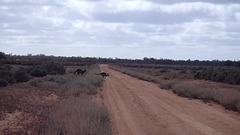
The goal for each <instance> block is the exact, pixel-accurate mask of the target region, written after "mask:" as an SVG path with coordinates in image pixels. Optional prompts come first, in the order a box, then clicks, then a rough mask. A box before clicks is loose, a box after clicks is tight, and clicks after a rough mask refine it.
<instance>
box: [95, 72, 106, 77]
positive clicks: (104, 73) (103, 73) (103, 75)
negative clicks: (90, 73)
mask: <svg viewBox="0 0 240 135" xmlns="http://www.w3.org/2000/svg"><path fill="white" fill-rule="evenodd" d="M95 74H96V75H101V76H102V77H103V78H104V77H107V76H109V74H108V73H106V72H101V73H95Z"/></svg>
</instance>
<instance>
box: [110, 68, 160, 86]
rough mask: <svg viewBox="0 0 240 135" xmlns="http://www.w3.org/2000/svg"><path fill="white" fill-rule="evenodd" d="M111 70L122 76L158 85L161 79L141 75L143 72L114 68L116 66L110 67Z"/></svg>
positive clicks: (144, 74)
mask: <svg viewBox="0 0 240 135" xmlns="http://www.w3.org/2000/svg"><path fill="white" fill-rule="evenodd" d="M110 68H111V69H113V70H116V71H119V72H122V73H124V74H127V75H129V76H132V77H135V78H138V79H140V80H144V81H149V82H156V83H160V82H161V79H159V78H157V77H154V76H152V75H149V74H146V73H143V72H138V71H134V70H131V69H129V68H125V67H116V66H110Z"/></svg>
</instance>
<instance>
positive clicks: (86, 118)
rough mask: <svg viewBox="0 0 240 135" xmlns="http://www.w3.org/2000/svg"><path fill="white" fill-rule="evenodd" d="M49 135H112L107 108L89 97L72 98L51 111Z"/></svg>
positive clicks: (48, 125)
mask: <svg viewBox="0 0 240 135" xmlns="http://www.w3.org/2000/svg"><path fill="white" fill-rule="evenodd" d="M46 126H47V128H46V131H44V133H43V134H47V135H53V134H58V135H110V134H111V131H110V128H109V115H108V112H107V110H106V108H105V107H104V106H103V105H100V104H98V103H96V102H94V101H92V100H91V99H90V98H89V97H88V96H86V95H81V96H79V97H71V98H68V99H66V100H63V101H61V102H60V103H58V104H57V105H56V106H54V107H53V108H52V110H51V113H50V116H49V118H48V121H47V122H46Z"/></svg>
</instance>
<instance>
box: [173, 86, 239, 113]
mask: <svg viewBox="0 0 240 135" xmlns="http://www.w3.org/2000/svg"><path fill="white" fill-rule="evenodd" d="M172 91H173V92H174V93H176V94H177V95H179V96H182V97H188V98H196V99H201V100H203V101H205V102H207V101H215V102H218V103H220V104H221V105H223V106H224V107H225V108H226V109H229V110H234V111H240V93H239V92H236V91H228V90H222V89H216V88H206V87H203V86H200V85H196V84H193V83H189V82H184V83H175V84H174V85H173V86H172Z"/></svg>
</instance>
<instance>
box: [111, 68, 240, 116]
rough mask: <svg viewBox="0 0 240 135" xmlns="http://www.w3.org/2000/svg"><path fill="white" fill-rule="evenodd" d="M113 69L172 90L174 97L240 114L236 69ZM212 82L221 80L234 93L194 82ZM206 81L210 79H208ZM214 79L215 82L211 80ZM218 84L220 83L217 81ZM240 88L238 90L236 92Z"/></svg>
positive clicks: (239, 94) (239, 93) (237, 70)
mask: <svg viewBox="0 0 240 135" xmlns="http://www.w3.org/2000/svg"><path fill="white" fill-rule="evenodd" d="M111 68H112V69H114V70H117V71H120V72H122V73H124V74H127V75H130V76H133V77H136V78H139V79H141V80H145V81H150V82H155V83H159V87H160V88H161V89H166V90H172V91H173V92H174V93H175V94H177V95H179V96H182V97H187V98H189V99H201V100H203V101H204V102H208V101H214V102H217V103H220V104H221V105H223V106H224V107H225V108H226V109H230V110H234V111H239V112H240V89H239V87H238V86H235V85H237V84H238V83H237V82H238V80H239V77H240V75H239V74H238V72H239V69H237V68H232V67H231V68H229V69H228V68H226V67H225V68H226V69H224V68H223V67H218V68H217V67H215V68H213V67H183V66H172V67H169V66H161V65H158V66H156V65H152V66H150V65H147V66H146V67H145V68H144V65H141V66H140V67H139V65H137V66H136V65H135V66H134V65H127V66H126V65H125V66H122V65H121V66H111ZM199 76H200V77H201V78H199V79H205V80H212V79H213V78H215V79H216V78H218V77H220V78H221V77H222V78H224V79H222V80H223V82H226V83H229V82H232V83H230V84H235V85H233V86H229V87H233V88H235V89H232V90H229V89H226V88H222V87H217V86H214V85H211V84H208V85H203V84H198V83H195V82H194V79H197V78H198V77H199ZM205 77H207V78H205ZM211 77H212V78H211ZM215 81H219V80H215ZM237 87H238V88H237Z"/></svg>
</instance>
